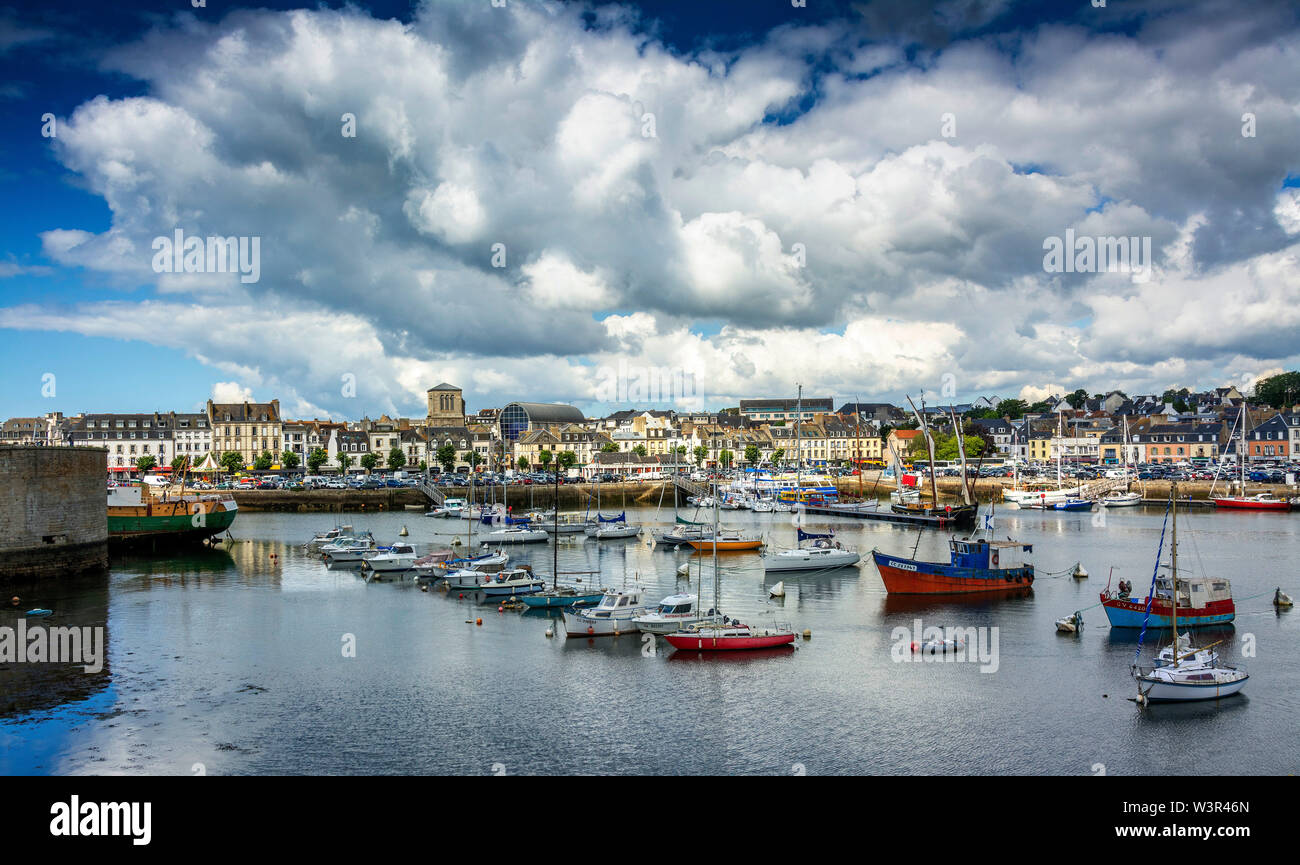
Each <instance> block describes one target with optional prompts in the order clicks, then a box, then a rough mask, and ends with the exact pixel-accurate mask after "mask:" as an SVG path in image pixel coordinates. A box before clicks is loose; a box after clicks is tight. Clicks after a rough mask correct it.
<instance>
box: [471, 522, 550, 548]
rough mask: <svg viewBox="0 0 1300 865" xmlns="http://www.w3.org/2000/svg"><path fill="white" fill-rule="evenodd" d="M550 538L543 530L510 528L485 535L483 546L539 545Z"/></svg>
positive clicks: (521, 527)
mask: <svg viewBox="0 0 1300 865" xmlns="http://www.w3.org/2000/svg"><path fill="white" fill-rule="evenodd" d="M549 537H550V535H548V534H547V533H546V531H545V530H543V529H534V528H529V527H528V526H510V527H509V528H504V529H497V530H496V531H494V532H488V533H487V534H485V535H483V544H484V545H492V544H538V543H542V542H544V541H545V540H546V539H547V538H549Z"/></svg>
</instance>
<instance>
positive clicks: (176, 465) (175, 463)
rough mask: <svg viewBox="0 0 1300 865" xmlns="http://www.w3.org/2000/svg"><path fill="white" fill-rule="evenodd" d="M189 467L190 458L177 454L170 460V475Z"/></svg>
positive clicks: (173, 475)
mask: <svg viewBox="0 0 1300 865" xmlns="http://www.w3.org/2000/svg"><path fill="white" fill-rule="evenodd" d="M189 467H190V458H189V457H188V456H184V455H182V456H178V457H176V458H174V459H173V460H172V477H175V476H176V475H178V474H180V473H181V472H183V471H186V470H187V469H189Z"/></svg>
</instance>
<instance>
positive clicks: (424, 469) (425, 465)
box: [420, 460, 429, 474]
mask: <svg viewBox="0 0 1300 865" xmlns="http://www.w3.org/2000/svg"><path fill="white" fill-rule="evenodd" d="M428 470H429V464H428V463H426V462H425V461H424V460H420V473H421V474H423V473H424V472H427V471H428Z"/></svg>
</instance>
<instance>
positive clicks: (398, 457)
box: [388, 447, 406, 471]
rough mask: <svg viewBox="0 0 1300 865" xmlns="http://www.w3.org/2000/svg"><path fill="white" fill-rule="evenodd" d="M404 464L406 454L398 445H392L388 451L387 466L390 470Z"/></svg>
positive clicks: (394, 469) (395, 469)
mask: <svg viewBox="0 0 1300 865" xmlns="http://www.w3.org/2000/svg"><path fill="white" fill-rule="evenodd" d="M404 465H406V454H404V453H403V452H402V449H401V448H399V447H393V448H391V449H389V451H388V468H389V470H390V471H397V470H398V469H400V468H401V467H402V466H404Z"/></svg>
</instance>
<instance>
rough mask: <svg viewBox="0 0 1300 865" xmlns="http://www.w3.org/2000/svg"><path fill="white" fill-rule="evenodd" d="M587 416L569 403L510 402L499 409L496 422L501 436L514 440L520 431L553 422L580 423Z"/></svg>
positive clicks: (552, 423)
mask: <svg viewBox="0 0 1300 865" xmlns="http://www.w3.org/2000/svg"><path fill="white" fill-rule="evenodd" d="M586 419H587V418H586V416H585V415H583V413H582V412H581V411H580V410H578V409H577V408H575V407H574V406H571V405H562V404H559V403H544V402H512V403H510V404H509V405H507V406H506V407H505V408H503V409H501V416H500V418H499V419H498V421H497V423H498V424H499V426H500V428H501V438H502V439H503V440H505V441H511V442H512V441H514V440H516V439H517V438H519V436H520V434H521V433H524V432H527V431H528V430H530V429H535V428H537V427H543V426H551V425H554V424H567V423H582V422H583V421H585V420H586Z"/></svg>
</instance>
